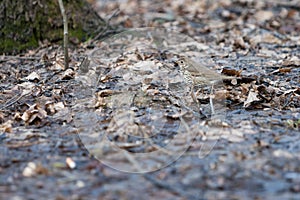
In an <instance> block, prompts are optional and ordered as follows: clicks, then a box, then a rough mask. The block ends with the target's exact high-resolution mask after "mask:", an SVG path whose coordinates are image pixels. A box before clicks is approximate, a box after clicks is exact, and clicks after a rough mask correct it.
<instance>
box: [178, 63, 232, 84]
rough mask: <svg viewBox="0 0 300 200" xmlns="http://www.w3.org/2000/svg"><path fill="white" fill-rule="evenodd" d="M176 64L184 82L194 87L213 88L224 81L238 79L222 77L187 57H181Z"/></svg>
mask: <svg viewBox="0 0 300 200" xmlns="http://www.w3.org/2000/svg"><path fill="white" fill-rule="evenodd" d="M175 63H176V64H177V65H178V66H179V72H180V73H181V74H182V76H183V79H184V81H185V82H187V83H189V84H192V85H193V86H194V85H197V86H198V85H199V86H207V85H211V86H212V85H214V84H216V83H218V82H220V81H222V80H232V79H236V77H230V76H225V75H221V74H219V73H217V72H215V71H213V70H211V69H209V68H208V67H206V66H204V65H202V64H200V63H197V62H195V61H193V60H192V59H189V58H187V57H180V58H179V60H177V61H176V62H175Z"/></svg>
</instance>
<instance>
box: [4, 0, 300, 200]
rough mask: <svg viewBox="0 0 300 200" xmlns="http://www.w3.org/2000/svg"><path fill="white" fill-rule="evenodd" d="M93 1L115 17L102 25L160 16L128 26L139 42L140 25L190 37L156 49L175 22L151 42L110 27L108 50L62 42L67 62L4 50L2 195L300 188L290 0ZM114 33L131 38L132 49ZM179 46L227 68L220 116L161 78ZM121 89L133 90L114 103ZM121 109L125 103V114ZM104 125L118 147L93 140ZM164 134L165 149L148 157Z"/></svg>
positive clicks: (211, 193) (48, 53)
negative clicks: (67, 64) (116, 149)
mask: <svg viewBox="0 0 300 200" xmlns="http://www.w3.org/2000/svg"><path fill="white" fill-rule="evenodd" d="M94 7H95V9H97V10H98V12H99V14H100V15H101V16H102V17H103V18H106V19H107V20H108V22H109V23H110V25H111V28H112V27H114V31H109V30H108V31H107V33H106V34H103V35H107V36H108V35H109V36H111V35H112V32H116V30H118V31H119V30H121V29H124V28H127V29H128V28H133V29H134V28H139V27H156V28H154V29H153V28H152V29H142V30H143V31H144V30H146V31H144V32H143V31H140V30H141V29H135V30H137V31H136V32H140V33H142V34H141V36H138V38H139V39H141V38H142V39H141V40H143V39H144V37H145V38H146V39H147V37H148V36H145V34H146V35H147V33H148V32H147V31H148V30H151V31H150V32H151V33H153V31H154V32H155V30H157V29H160V30H164V31H166V32H165V33H164V34H166V35H168V33H169V32H168V31H169V30H170V32H172V31H175V33H178V35H177V36H178V37H179V36H180V34H182V35H185V36H189V38H192V39H193V42H195V41H196V42H197V43H198V46H197V48H196V49H193V48H191V47H194V46H193V45H192V46H189V45H190V43H189V44H188V45H187V46H184V45H183V47H182V45H181V46H180V44H183V43H184V44H186V43H185V42H186V41H181V40H178V41H180V42H178V41H177V44H176V45H177V46H180V48H182V49H181V51H180V52H178V49H177V53H174V51H162V50H161V49H159V48H158V47H160V46H159V45H160V42H161V43H162V44H164V46H163V47H164V48H169V47H170V45H171V44H173V43H172V42H174V37H175V39H177V36H174V32H173V35H172V34H171V35H172V38H173V39H170V38H167V37H164V36H163V35H164V34H156V35H155V34H154V37H150V39H153V38H154V39H153V40H150V42H153V41H154V42H156V45H158V46H156V48H150V47H149V46H147V48H140V46H138V47H137V46H135V43H134V42H132V41H133V40H131V39H132V38H131V37H125V40H123V38H124V37H117V38H114V39H113V42H115V43H117V44H118V45H119V46H115V47H111V46H110V45H111V44H113V42H111V41H110V40H109V39H106V40H105V41H106V43H105V41H104V42H103V41H102V42H101V41H99V40H91V41H89V42H87V43H83V44H81V46H79V47H76V48H74V49H73V50H72V51H71V56H70V57H71V62H70V68H69V69H64V66H63V57H62V49H61V47H59V46H56V45H53V46H47V47H42V48H39V49H36V50H32V51H29V52H27V53H26V54H22V55H18V56H5V55H3V56H0V80H1V81H0V93H1V95H0V123H1V125H0V141H1V146H0V148H1V150H0V152H1V153H0V195H1V197H0V198H1V199H299V198H300V193H299V192H300V167H299V166H300V157H299V153H300V140H299V138H300V134H299V133H300V132H299V130H300V114H299V113H300V79H299V74H300V68H299V67H300V56H299V55H300V35H299V32H300V15H299V11H300V4H299V2H298V1H251V0H248V1H245V0H222V1H221V0H220V1H192V0H186V1H180V0H175V1H164V2H163V3H161V2H160V1H136V0H129V1H119V3H118V2H117V1H98V2H97V1H95V2H94ZM116 27H118V28H116ZM158 27H160V28H158ZM136 32H134V34H135V33H136ZM126 34H127V35H128V34H129V35H130V34H133V33H132V32H130V33H126ZM175 35H176V34H175ZM166 38H167V39H166ZM139 39H138V40H139ZM148 39H149V38H148ZM160 39H161V40H160ZM130 40H131V42H130ZM107 41H109V42H107ZM170 41H171V42H170ZM147 42H149V41H148V40H147ZM168 42H169V43H168ZM175 42H176V41H175ZM107 43H108V47H109V49H105V50H104V47H105V48H106V46H104V47H103V44H107ZM120 43H122V44H124V45H125V47H129V46H130V44H132V45H131V46H130V47H131V48H129V49H130V50H131V51H129V53H128V52H125V50H124V49H122V48H121V47H123V46H122V45H120ZM165 43H167V44H166V45H165ZM139 44H140V43H139ZM143 44H144V43H143ZM193 44H194V43H193ZM126 45H127V46H126ZM142 46H143V45H142ZM143 47H145V45H144V46H143ZM99 49H100V50H99ZM125 49H126V48H125ZM126 50H128V49H126ZM99 52H100V53H99ZM104 52H106V54H105V53H104ZM107 52H109V53H107ZM113 53H115V54H116V55H117V57H116V58H117V59H115V60H114V59H113V58H114V57H113V56H112V55H113ZM126 53H127V54H126ZM182 54H185V55H187V56H189V57H191V58H193V59H194V60H198V61H199V62H200V61H201V62H205V61H207V60H209V61H210V64H209V65H207V67H209V68H211V70H215V71H216V72H218V73H219V72H221V71H222V73H223V74H226V75H227V76H232V77H235V78H236V80H237V81H236V82H227V81H225V82H224V83H222V88H221V87H220V88H221V89H220V90H219V93H218V90H217V89H215V91H216V93H215V94H214V95H212V96H211V97H210V98H211V99H213V100H218V99H219V98H220V96H222V98H224V99H223V100H224V101H222V102H223V103H222V118H221V119H218V120H216V119H215V118H214V117H213V115H212V113H211V112H212V110H211V105H210V103H209V96H210V95H209V94H210V93H209V92H207V91H206V90H207V88H204V89H203V88H202V89H201V88H198V91H197V92H196V98H197V100H198V101H199V102H201V104H197V105H195V103H190V104H187V103H186V102H191V101H190V100H191V99H187V100H186V101H185V100H184V101H183V100H182V99H183V98H184V95H182V93H180V91H179V90H171V89H170V88H172V87H171V86H170V87H169V85H168V84H170V85H171V83H170V81H171V82H172V80H173V79H170V80H169V79H168V81H166V78H164V79H159V78H157V77H161V76H160V74H163V73H165V74H163V75H164V76H165V75H166V74H172V73H173V72H176V69H177V68H176V67H175V66H174V65H173V63H174V62H173V61H174V60H176V59H178V56H181V55H182ZM118 56H119V57H118ZM199 56H201V58H199ZM85 59H87V60H88V61H89V62H84V60H85ZM99 59H100V61H99ZM141 63H146V65H143V64H141ZM173 67H174V68H173ZM222 69H223V70H222ZM166 70H169V71H166ZM128 71H130V72H132V73H128ZM136 73H137V74H136ZM155 74H158V75H157V76H156V75H155ZM154 75H155V76H154ZM145 76H147V77H146V78H145ZM140 77H142V78H140ZM174 77H177V78H178V77H179V78H178V81H177V82H176V81H174V84H175V85H176V84H179V83H181V84H185V83H184V82H180V73H179V74H177V75H176V74H174ZM176 80H177V79H176ZM163 81H165V83H166V84H164V82H163ZM141 82H142V84H140V85H139V83H141ZM121 83H122V84H121ZM172 83H173V82H172ZM166 85H167V86H168V87H165V86H166ZM139 86H140V87H139ZM181 86H182V87H183V86H184V85H181ZM184 88H185V86H184ZM196 89H197V88H196ZM138 90H141V91H142V92H141V93H138V92H136V91H138ZM132 92H133V95H129V94H131V93H132ZM185 92H186V91H185ZM120 94H121V96H118V95H120ZM122 94H126V95H125V96H126V98H127V97H128V96H129V97H130V100H128V101H125V103H124V101H121V99H123V98H124V96H122ZM186 94H187V93H186ZM186 96H188V95H186ZM131 97H132V98H131ZM112 100H115V101H114V103H111V102H113V101H112ZM182 102H183V103H182ZM122 103H124V104H122ZM121 105H122V106H121ZM213 105H214V106H216V104H213ZM149 108H151V109H150V111H149ZM215 108H216V110H217V111H218V109H217V106H216V107H215ZM124 109H125V110H126V109H127V110H130V112H125V114H124V112H123V113H121V114H124V115H121V114H120V112H119V111H120V110H124ZM205 109H208V110H205ZM116 111H118V112H116ZM149 113H150V114H149ZM132 115H133V116H134V117H133V119H134V120H136V121H134V120H133V121H130V120H131V118H130V117H132ZM143 116H147V117H148V118H147V117H143ZM164 120H165V121H164ZM131 122H132V123H131ZM160 122H161V123H160ZM149 124H150V125H151V126H150V125H149ZM161 124H163V126H162V125H161ZM200 125H201V126H200ZM141 127H142V128H141ZM149 127H150V128H149ZM181 127H183V129H180V128H181ZM141 130H142V131H141ZM100 132H101V133H103V132H104V133H105V134H107V135H106V136H107V138H108V139H109V140H110V142H112V143H114V144H116V145H118V146H119V147H120V149H121V150H125V151H119V152H117V153H116V152H113V151H112V150H111V147H107V146H105V145H106V144H105V145H104V146H101V144H102V143H101V144H100V142H99V141H98V140H100V139H99V138H100V137H102V135H101V134H99V133H100ZM141 132H143V135H142V136H141V135H139V134H141ZM153 133H155V136H153V137H152V135H150V134H153ZM126 134H128V135H126ZM176 136H178V137H176ZM191 136H192V137H191ZM190 137H191V138H190ZM141 138H142V139H141ZM187 138H189V140H188V139H187ZM172 140H174V141H175V144H174V145H173V146H172V148H170V149H167V151H161V152H160V153H158V154H154V156H150V152H155V151H157V150H159V149H160V148H162V147H165V146H164V145H165V144H166V143H168V142H169V141H172ZM93 142H94V143H93ZM187 144H188V145H187ZM98 145H100V146H98ZM95 146H96V147H95ZM185 146H188V147H186V148H183V150H182V149H181V147H185ZM170 151H172V152H171V153H170ZM178 151H180V154H179V153H178ZM140 153H146V154H143V155H142V154H140ZM132 154H136V155H138V154H139V155H142V156H136V157H135V156H132ZM168 161H172V162H171V163H170V164H169V165H167V163H168ZM161 163H162V164H161ZM124 171H125V172H124ZM126 171H127V172H126ZM147 171H150V172H149V173H145V172H147ZM128 172H135V173H128ZM137 172H143V173H137Z"/></svg>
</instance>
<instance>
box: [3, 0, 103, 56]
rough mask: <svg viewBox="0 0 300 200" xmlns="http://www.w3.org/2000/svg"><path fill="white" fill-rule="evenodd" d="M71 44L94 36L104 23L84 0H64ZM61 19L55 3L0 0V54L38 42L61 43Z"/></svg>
mask: <svg viewBox="0 0 300 200" xmlns="http://www.w3.org/2000/svg"><path fill="white" fill-rule="evenodd" d="M64 4H65V5H64V6H65V10H66V13H67V16H68V22H69V37H70V41H71V42H73V43H74V44H76V43H77V44H78V43H79V42H82V41H86V40H87V39H89V38H90V37H93V36H95V35H96V34H97V33H99V32H100V31H101V30H102V29H103V28H104V27H105V22H104V20H102V19H101V18H100V17H99V16H98V15H97V13H96V12H95V11H94V10H93V9H92V8H91V6H90V5H89V4H88V3H87V2H86V0H64ZM62 39H63V19H62V15H61V12H60V9H59V4H58V1H57V0H17V1H15V0H1V1H0V54H3V53H10V54H15V53H19V52H22V51H24V50H26V49H32V48H36V47H38V46H39V44H41V43H49V42H50V43H55V42H62Z"/></svg>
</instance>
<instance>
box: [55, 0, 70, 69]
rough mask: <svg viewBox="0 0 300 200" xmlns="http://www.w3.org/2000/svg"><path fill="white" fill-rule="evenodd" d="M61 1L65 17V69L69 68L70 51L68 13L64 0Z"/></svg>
mask: <svg viewBox="0 0 300 200" xmlns="http://www.w3.org/2000/svg"><path fill="white" fill-rule="evenodd" d="M58 3H59V7H60V12H61V14H62V17H63V22H64V56H65V69H68V68H69V52H68V42H69V39H68V35H69V33H68V18H67V15H66V11H65V8H64V4H63V2H62V0H58Z"/></svg>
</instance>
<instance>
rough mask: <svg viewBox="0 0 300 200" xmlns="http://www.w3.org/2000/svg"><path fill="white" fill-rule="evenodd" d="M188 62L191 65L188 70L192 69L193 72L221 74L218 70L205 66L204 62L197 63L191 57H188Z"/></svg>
mask: <svg viewBox="0 0 300 200" xmlns="http://www.w3.org/2000/svg"><path fill="white" fill-rule="evenodd" d="M187 62H188V63H189V66H188V67H187V70H188V71H190V72H191V73H192V74H204V75H205V74H208V75H212V76H220V74H218V73H217V72H215V71H213V70H211V69H209V68H208V67H206V66H203V65H204V64H202V63H197V62H195V61H193V60H191V59H187Z"/></svg>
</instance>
